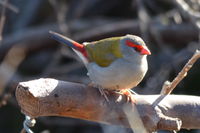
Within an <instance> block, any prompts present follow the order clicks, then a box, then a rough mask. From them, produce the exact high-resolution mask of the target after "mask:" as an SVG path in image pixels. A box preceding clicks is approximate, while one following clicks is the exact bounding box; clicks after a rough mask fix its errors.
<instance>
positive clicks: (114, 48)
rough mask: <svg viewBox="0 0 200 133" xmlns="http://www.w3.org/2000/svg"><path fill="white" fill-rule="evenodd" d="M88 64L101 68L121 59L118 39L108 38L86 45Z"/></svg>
mask: <svg viewBox="0 0 200 133" xmlns="http://www.w3.org/2000/svg"><path fill="white" fill-rule="evenodd" d="M85 48H86V51H87V53H88V58H89V62H95V63H97V64H98V65H99V66H101V67H107V66H109V65H110V64H111V63H112V62H113V61H114V60H115V59H117V58H121V57H122V53H121V50H120V37H113V38H108V39H104V40H100V41H96V42H91V43H86V45H85Z"/></svg>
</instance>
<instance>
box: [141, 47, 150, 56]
mask: <svg viewBox="0 0 200 133" xmlns="http://www.w3.org/2000/svg"><path fill="white" fill-rule="evenodd" d="M140 54H141V55H151V52H150V51H149V50H148V49H147V48H144V47H143V48H142V49H141V51H140Z"/></svg>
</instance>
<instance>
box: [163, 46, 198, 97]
mask: <svg viewBox="0 0 200 133" xmlns="http://www.w3.org/2000/svg"><path fill="white" fill-rule="evenodd" d="M199 58H200V51H199V50H196V52H195V53H194V55H193V56H192V58H191V59H190V60H189V61H188V62H187V64H185V66H184V67H183V69H182V70H181V72H179V74H178V75H177V76H176V78H174V80H173V81H172V82H171V83H170V82H169V81H166V82H165V83H164V85H163V88H162V90H161V94H164V95H166V94H170V93H171V92H172V91H173V90H174V88H175V87H176V86H177V85H178V83H179V82H180V81H181V80H182V79H183V78H184V77H186V76H187V72H188V71H189V70H190V69H191V68H192V66H193V64H194V63H195V62H196V61H197V59H199Z"/></svg>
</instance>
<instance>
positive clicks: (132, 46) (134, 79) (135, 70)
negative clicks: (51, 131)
mask: <svg viewBox="0 0 200 133" xmlns="http://www.w3.org/2000/svg"><path fill="white" fill-rule="evenodd" d="M49 33H50V35H51V37H52V38H53V39H54V40H57V41H58V42H60V43H63V44H67V45H68V46H69V47H71V48H72V49H73V50H74V51H75V53H76V54H77V55H78V56H79V57H80V58H81V60H82V61H83V63H84V65H85V67H86V68H87V71H88V73H87V75H88V76H89V78H90V79H91V84H92V85H94V86H95V87H97V88H99V90H100V92H101V94H102V95H104V97H105V98H106V100H107V101H109V98H108V97H107V95H106V93H105V90H108V91H116V92H120V93H121V94H124V95H126V96H127V99H128V100H130V101H131V102H135V99H134V96H133V95H132V92H131V89H132V88H133V87H136V86H137V85H138V84H139V83H140V82H141V81H142V79H143V78H144V76H145V74H146V72H147V70H148V62H147V55H151V52H150V50H149V49H148V47H147V46H146V44H145V42H144V41H143V40H142V39H141V38H140V37H139V36H136V35H131V34H127V35H125V36H120V37H110V38H106V39H102V40H99V41H93V42H84V43H78V42H76V41H74V40H72V39H70V38H68V37H65V36H63V35H61V34H59V33H56V32H53V31H49Z"/></svg>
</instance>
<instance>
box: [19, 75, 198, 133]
mask: <svg viewBox="0 0 200 133" xmlns="http://www.w3.org/2000/svg"><path fill="white" fill-rule="evenodd" d="M108 96H109V100H110V102H109V103H108V102H106V101H105V99H104V97H102V96H101V95H100V93H99V92H98V89H96V88H92V87H89V86H86V85H83V84H77V83H72V82H64V81H58V80H55V79H39V80H33V81H28V82H21V83H19V85H18V87H17V90H16V98H17V101H18V103H19V105H20V107H21V110H22V112H23V113H25V114H26V115H29V116H31V117H33V118H35V117H39V116H66V117H72V118H79V119H85V120H90V121H96V122H101V123H107V124H114V125H122V126H126V127H129V126H130V123H129V122H128V119H129V118H127V116H126V115H125V114H126V113H125V112H124V108H128V109H129V112H130V113H133V111H134V108H135V107H136V108H137V110H138V112H139V115H140V117H141V120H142V122H143V124H144V127H145V128H146V129H147V130H148V131H155V130H160V129H163V130H179V129H180V128H185V129H200V117H199V116H200V97H197V96H184V95H179V96H178V95H168V96H167V97H165V95H163V96H160V95H135V99H136V101H137V103H136V106H134V105H132V104H131V103H127V102H126V98H125V97H124V96H122V95H119V94H115V93H110V94H108ZM120 97H121V100H119V98H120ZM164 97H165V98H164ZM117 99H118V100H117ZM116 100H117V102H116ZM186 114H192V115H190V117H186ZM132 116H133V118H134V115H132ZM133 120H134V119H133Z"/></svg>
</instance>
